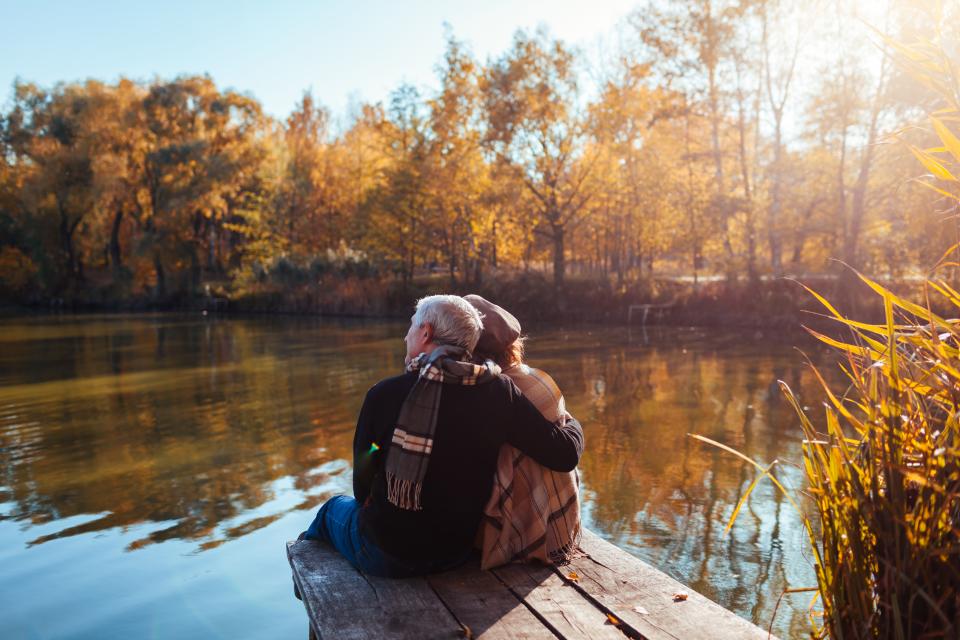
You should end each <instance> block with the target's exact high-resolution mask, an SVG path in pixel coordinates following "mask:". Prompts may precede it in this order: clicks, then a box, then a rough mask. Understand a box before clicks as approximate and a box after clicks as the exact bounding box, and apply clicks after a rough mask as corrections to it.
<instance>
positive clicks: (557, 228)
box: [551, 224, 567, 296]
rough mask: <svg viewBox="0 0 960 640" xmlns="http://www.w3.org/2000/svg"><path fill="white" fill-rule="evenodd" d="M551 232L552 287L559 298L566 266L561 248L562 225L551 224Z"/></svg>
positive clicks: (562, 248)
mask: <svg viewBox="0 0 960 640" xmlns="http://www.w3.org/2000/svg"><path fill="white" fill-rule="evenodd" d="M551 231H552V232H553V286H554V287H555V288H556V290H557V295H558V296H559V295H562V293H563V283H564V275H565V271H566V266H567V265H566V259H565V256H564V247H563V240H564V238H563V235H564V228H563V225H560V224H553V225H551Z"/></svg>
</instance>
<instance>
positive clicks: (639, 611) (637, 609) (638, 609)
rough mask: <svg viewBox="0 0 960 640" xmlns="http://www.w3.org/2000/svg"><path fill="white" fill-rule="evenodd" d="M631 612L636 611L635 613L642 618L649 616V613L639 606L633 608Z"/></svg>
mask: <svg viewBox="0 0 960 640" xmlns="http://www.w3.org/2000/svg"><path fill="white" fill-rule="evenodd" d="M633 610H634V611H636V612H637V613H639V614H640V615H642V616H648V615H650V612H649V611H647V610H646V609H644V608H643V607H641V606H640V605H637V606H635V607H634V608H633Z"/></svg>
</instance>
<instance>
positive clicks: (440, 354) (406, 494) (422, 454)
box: [384, 345, 500, 511]
mask: <svg viewBox="0 0 960 640" xmlns="http://www.w3.org/2000/svg"><path fill="white" fill-rule="evenodd" d="M466 355H467V352H466V350H465V349H463V348H462V347H454V346H446V345H445V346H441V347H437V348H436V349H434V350H433V351H432V352H431V353H430V354H426V353H421V354H420V355H419V356H417V357H416V358H414V359H413V360H411V361H410V364H408V365H407V371H417V370H419V371H420V376H419V377H418V378H417V381H416V383H414V385H413V388H412V389H410V393H409V394H408V395H407V398H406V399H405V400H404V401H403V406H402V407H401V408H400V415H399V416H398V417H397V426H396V427H394V429H393V440H392V441H391V443H390V451H389V452H388V453H387V460H386V463H385V467H384V471H385V472H386V479H387V500H389V501H390V502H391V503H392V504H394V505H396V506H398V507H400V508H401V509H408V510H410V511H420V510H422V509H423V505H422V503H421V501H420V494H421V493H422V491H423V478H424V476H425V475H426V473H427V465H428V464H429V462H430V454H431V452H432V451H433V435H434V433H435V432H436V429H437V411H438V409H439V408H440V394H441V392H442V390H443V385H444V384H464V385H477V384H484V383H486V382H490V381H491V380H494V379H496V377H497V375H499V373H500V367H498V366H497V365H496V364H494V363H493V362H491V361H487V362H486V363H485V364H474V363H472V362H461V361H460V360H458V358H462V357H465V356H466Z"/></svg>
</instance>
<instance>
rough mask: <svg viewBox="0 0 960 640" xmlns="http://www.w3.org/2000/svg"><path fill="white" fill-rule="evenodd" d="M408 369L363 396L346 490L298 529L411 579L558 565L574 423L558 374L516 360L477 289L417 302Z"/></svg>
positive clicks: (575, 455)
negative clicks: (462, 570)
mask: <svg viewBox="0 0 960 640" xmlns="http://www.w3.org/2000/svg"><path fill="white" fill-rule="evenodd" d="M404 341H405V342H406V345H407V355H406V358H405V362H406V372H405V373H404V374H403V375H399V376H396V377H394V378H388V379H386V380H383V381H381V382H379V383H378V384H377V385H375V386H374V387H373V388H372V389H370V391H369V392H368V393H367V397H366V398H365V399H364V402H363V407H362V408H361V409H360V416H359V418H358V419H357V432H356V435H355V436H354V442H353V493H354V497H353V498H350V497H347V496H335V497H333V498H332V499H330V500H329V501H328V502H326V503H325V504H324V505H323V506H322V507H321V508H320V510H319V512H318V513H317V515H316V518H314V520H313V523H312V524H311V525H310V528H309V529H307V531H306V532H304V534H302V536H301V537H302V538H306V539H308V540H323V541H325V542H328V543H329V544H331V545H333V546H334V547H336V549H337V550H338V551H339V552H340V553H341V554H342V555H343V556H344V557H345V558H346V559H347V560H348V561H349V562H350V564H352V565H353V566H354V567H356V568H357V569H359V570H361V571H363V572H365V573H368V574H371V575H377V576H386V577H398V578H399V577H409V576H416V575H423V574H427V573H434V572H437V571H444V570H447V569H451V568H453V567H456V566H457V565H460V564H462V563H463V562H465V561H466V560H467V559H468V558H469V557H470V556H471V555H472V554H473V553H474V549H475V548H479V549H480V551H481V566H482V567H483V568H484V569H487V568H490V567H495V566H498V565H501V564H505V563H508V562H512V561H516V560H540V561H543V562H547V563H562V562H563V561H565V560H567V559H568V558H569V557H570V556H571V555H572V553H573V552H574V551H575V550H576V548H577V545H578V543H579V536H580V503H579V496H578V490H579V487H578V478H577V475H576V471H575V468H576V466H577V463H578V462H579V460H580V455H581V453H582V452H583V431H582V429H581V427H580V424H579V423H578V422H577V421H576V420H574V419H573V417H572V416H571V415H570V414H569V413H567V412H566V410H565V408H564V403H563V397H562V395H561V394H560V391H559V389H558V388H557V385H556V384H555V383H554V382H553V380H552V379H551V378H550V377H549V376H548V375H546V374H545V373H543V372H542V371H538V370H536V369H531V368H529V367H527V366H526V365H524V364H523V361H522V360H523V339H522V338H521V337H520V323H519V322H517V319H516V318H514V317H513V316H512V315H511V314H510V313H508V312H507V311H505V310H504V309H502V308H500V307H498V306H497V305H495V304H492V303H491V302H488V301H487V300H484V299H483V298H481V297H480V296H473V295H471V296H466V297H465V298H461V297H460V296H453V295H438V296H429V297H427V298H423V299H421V300H420V301H419V302H417V309H416V312H415V313H414V314H413V317H412V318H411V319H410V329H409V330H408V331H407V335H406V337H405V338H404Z"/></svg>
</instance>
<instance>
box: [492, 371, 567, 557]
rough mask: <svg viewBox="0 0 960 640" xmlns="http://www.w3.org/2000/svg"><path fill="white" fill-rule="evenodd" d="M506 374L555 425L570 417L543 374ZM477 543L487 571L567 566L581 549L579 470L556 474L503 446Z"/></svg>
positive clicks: (558, 392)
mask: <svg viewBox="0 0 960 640" xmlns="http://www.w3.org/2000/svg"><path fill="white" fill-rule="evenodd" d="M503 373H504V374H506V375H508V376H509V377H510V378H511V379H512V380H513V381H514V383H516V385H517V387H519V388H520V391H522V392H523V395H525V396H526V397H527V398H528V399H529V400H530V402H532V403H533V404H534V406H536V407H537V409H539V410H540V413H542V414H543V415H544V417H545V418H547V419H548V420H551V421H554V422H556V421H557V420H560V419H561V418H562V417H563V415H564V414H565V413H566V408H565V406H564V401H563V395H562V394H561V393H560V389H559V388H558V387H557V384H556V383H555V382H554V381H553V378H551V377H550V376H548V375H547V374H546V373H544V372H543V371H540V370H538V369H531V368H530V367H527V366H526V365H520V366H517V367H511V368H510V369H507V370H506V371H504V372H503ZM478 537H479V546H480V549H481V552H482V557H481V560H480V566H481V568H483V569H489V568H492V567H496V566H499V565H502V564H507V563H509V562H517V561H527V560H539V561H541V562H544V563H550V564H563V563H565V562H568V561H569V560H570V559H571V558H572V557H573V555H574V553H575V552H576V549H577V546H578V545H579V543H580V478H579V476H578V475H577V472H576V470H574V471H570V472H567V473H561V472H558V471H552V470H550V469H547V468H546V467H544V466H543V465H541V464H539V463H537V462H535V461H534V460H533V459H532V458H530V457H528V456H527V455H525V454H523V453H521V452H520V451H519V450H517V449H516V448H514V447H512V446H510V445H503V446H502V447H501V448H500V455H499V458H498V460H497V472H496V475H495V477H494V483H493V492H492V493H491V494H490V500H489V501H488V502H487V505H486V508H485V509H484V515H483V521H482V523H481V525H480V532H479V535H478Z"/></svg>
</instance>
